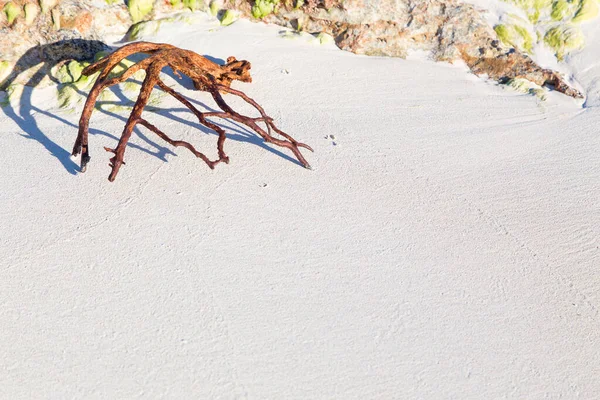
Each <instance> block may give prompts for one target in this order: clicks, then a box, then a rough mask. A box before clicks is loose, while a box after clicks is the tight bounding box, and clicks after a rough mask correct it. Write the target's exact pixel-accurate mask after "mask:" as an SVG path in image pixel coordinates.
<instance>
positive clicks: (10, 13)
mask: <svg viewBox="0 0 600 400" xmlns="http://www.w3.org/2000/svg"><path fill="white" fill-rule="evenodd" d="M2 11H3V12H4V14H5V15H6V20H7V22H8V24H9V25H12V23H13V22H15V20H16V19H17V18H18V17H19V16H20V15H21V7H19V6H18V5H17V4H15V3H13V2H12V1H9V2H8V3H6V4H5V5H4V8H3V9H2Z"/></svg>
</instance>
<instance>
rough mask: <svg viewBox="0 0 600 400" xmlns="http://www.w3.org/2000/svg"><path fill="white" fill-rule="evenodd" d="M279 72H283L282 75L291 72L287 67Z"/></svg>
mask: <svg viewBox="0 0 600 400" xmlns="http://www.w3.org/2000/svg"><path fill="white" fill-rule="evenodd" d="M281 73H282V74H284V75H289V74H291V72H290V70H289V69H287V68H283V69H282V70H281Z"/></svg>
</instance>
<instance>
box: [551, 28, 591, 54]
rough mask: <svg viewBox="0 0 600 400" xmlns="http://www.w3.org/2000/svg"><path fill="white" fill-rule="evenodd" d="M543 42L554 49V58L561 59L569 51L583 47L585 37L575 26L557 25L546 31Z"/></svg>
mask: <svg viewBox="0 0 600 400" xmlns="http://www.w3.org/2000/svg"><path fill="white" fill-rule="evenodd" d="M544 43H546V45H547V46H548V47H550V48H551V49H552V50H554V52H555V54H556V58H558V60H559V61H562V60H563V59H564V57H565V55H566V54H567V53H568V52H569V51H571V50H576V49H580V48H582V47H583V45H584V43H585V37H584V36H583V32H582V31H581V29H579V28H578V27H576V26H573V25H565V26H557V27H554V28H552V29H550V30H549V31H548V32H546V35H545V36H544Z"/></svg>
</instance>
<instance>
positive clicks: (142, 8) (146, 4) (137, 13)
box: [127, 0, 154, 23]
mask: <svg viewBox="0 0 600 400" xmlns="http://www.w3.org/2000/svg"><path fill="white" fill-rule="evenodd" d="M153 5H154V1H153V0H129V2H128V3H127V8H128V9H129V14H130V15H131V19H132V20H133V23H136V22H139V21H141V20H143V19H144V17H145V16H146V15H148V14H149V13H150V12H151V11H152V7H153Z"/></svg>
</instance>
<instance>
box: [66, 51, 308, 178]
mask: <svg viewBox="0 0 600 400" xmlns="http://www.w3.org/2000/svg"><path fill="white" fill-rule="evenodd" d="M135 53H145V54H148V55H149V56H148V57H147V58H145V59H143V60H142V61H140V62H138V63H136V64H134V65H132V66H130V67H129V68H127V69H126V70H125V71H123V72H122V73H121V74H120V75H118V76H113V77H110V78H109V76H110V73H111V71H112V70H113V68H114V67H115V66H117V65H118V64H119V63H120V62H121V61H122V60H123V59H125V58H126V57H129V56H131V55H132V54H135ZM164 67H170V68H171V69H172V70H173V72H174V73H175V74H177V75H179V74H181V73H182V74H184V75H187V76H188V77H189V78H191V79H192V81H193V82H194V87H195V88H196V89H198V90H202V91H206V92H208V93H210V94H211V96H212V98H213V99H214V101H215V103H216V104H217V106H218V107H219V108H220V109H221V110H223V111H222V112H208V113H203V112H201V111H199V110H198V109H197V108H196V107H194V105H193V104H192V103H191V102H190V101H188V100H187V99H186V98H185V97H184V96H182V95H181V94H179V93H177V92H176V91H175V90H174V89H172V88H170V87H169V86H167V85H166V84H165V83H164V82H162V81H161V80H160V77H159V74H160V72H161V70H162V69H163V68H164ZM140 70H144V71H145V72H146V77H145V78H144V82H143V83H142V88H141V90H140V94H139V96H138V98H137V101H136V102H135V104H134V106H133V109H132V111H131V114H130V116H129V118H128V119H127V122H126V123H125V127H124V129H123V133H122V134H121V137H120V139H119V143H118V144H117V146H116V148H114V149H110V148H106V150H107V151H109V152H111V153H113V154H114V156H113V157H112V158H111V159H110V164H109V165H110V167H111V168H112V170H111V173H110V176H109V178H108V179H109V180H110V181H114V180H115V178H116V176H117V174H118V172H119V169H120V167H121V165H124V164H125V162H124V161H123V157H124V154H125V148H126V147H127V142H128V141H129V138H130V137H131V134H132V133H133V129H134V128H135V126H136V125H137V124H140V125H142V126H144V127H146V128H147V129H149V130H151V131H152V132H154V133H155V134H157V135H158V136H159V137H160V138H162V139H163V140H164V141H166V142H167V143H169V144H171V145H173V146H176V147H177V146H181V147H185V148H187V149H188V150H190V151H191V152H192V153H193V154H194V155H195V156H196V157H198V158H201V159H202V160H203V161H204V162H205V163H206V164H207V165H208V166H209V167H210V168H211V169H212V168H214V167H215V165H217V164H218V163H220V162H224V163H228V162H229V158H228V157H227V155H226V154H225V151H224V149H223V145H224V143H225V139H226V133H225V130H223V128H221V127H220V126H218V125H216V124H215V123H213V122H211V121H210V120H208V119H207V118H206V117H217V118H224V119H230V120H233V121H236V122H239V123H241V124H244V125H246V126H247V127H249V128H250V129H252V130H253V131H255V132H256V133H257V134H258V135H260V136H261V137H262V138H263V139H264V140H265V141H266V142H268V143H273V144H275V145H277V146H281V147H285V148H287V149H289V150H290V151H291V152H292V153H293V154H294V155H295V156H296V158H297V159H298V161H299V162H300V163H301V164H302V165H303V166H304V167H305V168H310V165H309V164H308V162H307V161H306V159H305V158H304V156H303V155H302V153H301V152H300V150H299V148H305V149H308V150H311V151H312V148H311V147H310V146H308V145H306V144H304V143H300V142H297V141H296V140H295V139H293V138H292V137H291V136H289V135H288V134H286V133H285V132H283V131H281V130H280V129H279V128H277V127H276V126H275V124H274V122H273V119H272V118H271V117H269V116H268V115H267V114H266V113H265V111H264V109H263V108H262V107H261V106H260V105H259V104H258V103H257V102H256V101H254V100H253V99H251V98H250V97H248V96H247V95H246V94H244V93H243V92H241V91H239V90H235V89H232V88H231V87H230V85H231V82H232V81H234V80H239V81H242V82H252V78H251V77H250V72H249V70H250V63H249V62H248V61H238V60H236V59H235V58H234V57H229V58H228V59H227V63H226V64H225V65H218V64H216V63H214V62H212V61H210V60H208V59H207V58H205V57H202V56H200V55H198V54H196V53H194V52H192V51H189V50H183V49H179V48H177V47H174V46H171V45H168V44H160V43H146V42H137V43H132V44H129V45H126V46H123V47H121V48H120V49H118V50H116V51H115V52H113V53H112V54H110V55H108V56H107V57H105V58H103V59H102V60H100V61H98V62H96V63H94V64H92V65H90V66H88V67H87V68H85V69H84V70H83V74H84V75H92V74H95V73H97V72H100V73H99V75H98V77H97V79H96V82H95V83H94V86H93V87H92V89H91V90H90V93H89V94H88V98H87V100H86V102H85V105H84V107H83V111H82V113H81V118H80V119H79V132H78V135H77V140H76V141H75V145H74V146H73V152H72V154H73V155H74V156H76V155H78V154H80V153H81V171H82V172H85V170H86V167H87V164H88V162H89V160H90V156H89V147H88V136H89V121H90V117H91V115H92V112H93V110H94V106H95V104H96V100H97V98H98V96H99V95H100V93H101V92H102V90H104V89H105V88H107V87H109V86H112V85H116V84H119V83H121V82H123V81H125V80H127V79H129V78H130V77H131V76H132V75H133V74H134V73H136V72H137V71H140ZM155 86H158V87H160V88H161V89H162V90H164V91H165V92H166V93H168V94H170V95H171V96H173V97H174V98H175V99H177V100H178V101H179V102H181V103H182V104H183V105H185V106H186V107H187V108H188V109H189V110H190V111H191V112H192V113H194V114H195V115H196V117H197V118H198V121H199V122H200V124H202V125H204V126H206V127H208V128H210V129H212V130H213V131H215V132H216V133H217V134H218V136H219V137H218V139H217V151H218V154H219V158H218V159H217V160H214V161H211V160H209V159H208V157H206V156H205V155H204V154H202V153H201V152H199V151H197V150H196V149H195V148H194V146H192V145H191V144H190V143H188V142H185V141H182V140H173V139H171V138H170V137H168V136H167V135H166V134H165V133H164V132H162V131H161V130H160V129H159V128H157V127H156V126H154V125H153V124H151V123H150V122H148V121H147V120H145V119H144V118H142V112H143V111H144V107H145V106H146V105H147V103H148V99H149V98H150V94H151V92H152V90H153V89H154V87H155ZM221 92H223V93H227V94H231V95H234V96H238V97H241V98H242V99H243V100H244V101H246V102H247V103H248V104H250V105H252V106H253V107H254V108H255V109H256V110H257V111H258V112H259V113H260V117H248V116H245V115H241V114H239V113H238V112H236V111H234V110H233V109H232V108H231V107H230V106H229V105H228V104H227V103H226V102H225V100H224V99H223V96H222V94H221ZM258 123H264V124H265V126H266V131H265V130H264V129H263V128H261V127H260V126H259V125H258ZM272 131H274V132H276V133H277V134H279V135H280V136H281V137H283V138H284V139H285V140H282V139H278V138H276V137H273V136H272Z"/></svg>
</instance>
